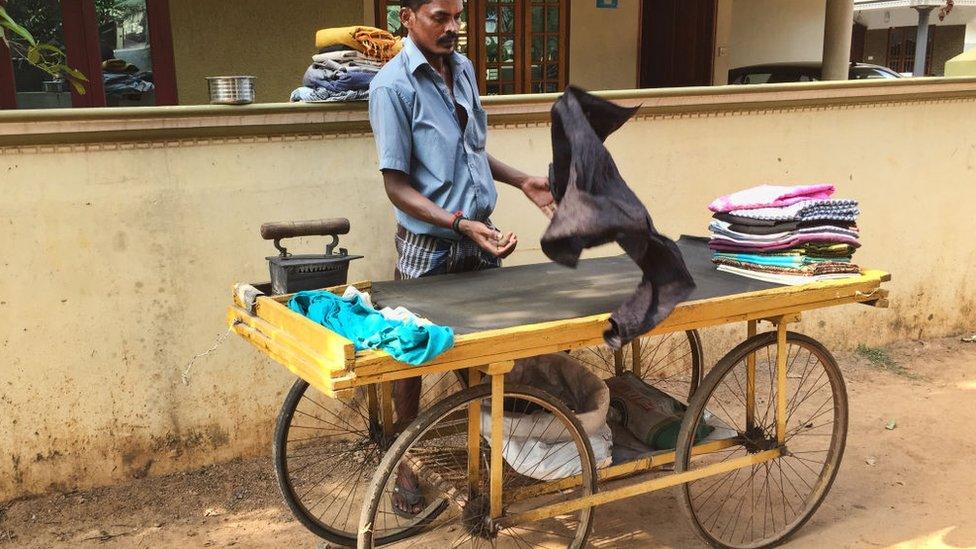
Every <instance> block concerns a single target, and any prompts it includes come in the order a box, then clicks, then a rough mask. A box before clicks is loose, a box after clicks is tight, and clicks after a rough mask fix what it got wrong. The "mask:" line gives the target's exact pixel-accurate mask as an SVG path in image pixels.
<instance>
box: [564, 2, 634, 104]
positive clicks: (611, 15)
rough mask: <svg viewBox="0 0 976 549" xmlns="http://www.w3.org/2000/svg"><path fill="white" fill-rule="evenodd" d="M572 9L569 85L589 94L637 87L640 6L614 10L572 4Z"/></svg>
mask: <svg viewBox="0 0 976 549" xmlns="http://www.w3.org/2000/svg"><path fill="white" fill-rule="evenodd" d="M570 9H571V11H570V20H569V21H570V29H569V82H570V83H571V84H576V85H577V86H581V87H583V88H585V89H589V90H619V89H629V88H633V87H636V86H637V57H638V46H639V43H638V41H639V40H640V36H639V35H640V2H638V1H636V0H630V1H623V2H618V7H617V8H613V9H608V8H597V7H596V2H572V6H571V7H570Z"/></svg>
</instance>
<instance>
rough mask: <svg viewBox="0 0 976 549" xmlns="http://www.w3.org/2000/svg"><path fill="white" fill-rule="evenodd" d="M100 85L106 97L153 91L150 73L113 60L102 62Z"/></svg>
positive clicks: (124, 62) (127, 63)
mask: <svg viewBox="0 0 976 549" xmlns="http://www.w3.org/2000/svg"><path fill="white" fill-rule="evenodd" d="M102 83H103V84H104V86H105V94H106V95H120V96H121V95H142V94H144V93H149V92H151V91H153V90H154V89H155V85H154V84H153V75H152V73H151V72H146V71H141V70H139V67H137V66H135V65H133V64H132V63H129V62H127V61H123V60H122V59H115V58H112V59H106V60H104V61H102Z"/></svg>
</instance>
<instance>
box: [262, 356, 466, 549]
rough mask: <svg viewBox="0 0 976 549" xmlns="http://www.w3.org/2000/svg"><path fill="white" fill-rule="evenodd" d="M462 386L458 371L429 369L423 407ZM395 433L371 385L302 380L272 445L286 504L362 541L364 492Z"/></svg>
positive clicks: (305, 518)
mask: <svg viewBox="0 0 976 549" xmlns="http://www.w3.org/2000/svg"><path fill="white" fill-rule="evenodd" d="M461 389H462V386H461V385H460V384H459V382H458V380H457V377H456V376H455V375H454V374H453V373H452V372H447V373H444V374H436V375H431V376H424V379H423V381H422V385H421V391H420V392H421V396H420V406H421V407H422V408H423V407H426V406H429V405H431V404H432V403H433V402H434V401H436V400H440V399H442V398H443V397H444V396H446V395H448V394H451V393H454V392H457V391H460V390H461ZM408 419H409V418H408ZM400 423H406V422H400ZM392 438H393V437H392V436H384V435H383V433H382V428H381V426H380V421H379V419H378V418H377V417H376V414H375V413H374V414H371V413H370V411H369V401H368V396H367V389H366V388H365V387H360V388H357V389H353V390H349V391H343V392H341V393H340V394H339V395H338V396H337V398H330V397H328V396H326V395H324V394H322V393H321V392H319V391H318V390H317V389H315V388H314V387H311V386H309V384H308V383H307V382H305V381H303V380H301V379H299V380H297V381H296V382H295V384H294V385H293V386H292V388H291V391H289V393H288V396H287V397H286V399H285V403H284V405H283V406H282V409H281V412H280V414H279V416H278V422H277V426H276V429H275V440H274V447H273V461H274V465H275V473H276V475H277V477H278V486H279V488H280V489H281V493H282V496H283V497H284V499H285V503H286V504H287V505H288V507H289V508H290V509H291V511H292V513H294V515H295V517H296V518H297V519H298V520H299V521H300V522H301V523H302V524H303V525H304V526H305V527H306V528H308V529H309V530H311V531H312V532H313V533H314V534H315V535H317V536H319V537H321V538H323V539H326V540H328V541H330V542H332V543H335V544H339V545H346V546H353V545H355V543H356V526H357V523H358V521H359V513H360V511H361V508H362V502H363V494H364V493H365V491H366V488H367V487H368V485H369V481H370V479H371V478H372V476H373V472H374V471H375V470H376V466H377V465H378V464H379V462H380V460H381V459H382V457H383V454H384V453H385V451H386V448H387V447H389V444H390V443H391V441H392ZM436 511H437V510H436V509H431V510H430V512H431V513H433V512H436Z"/></svg>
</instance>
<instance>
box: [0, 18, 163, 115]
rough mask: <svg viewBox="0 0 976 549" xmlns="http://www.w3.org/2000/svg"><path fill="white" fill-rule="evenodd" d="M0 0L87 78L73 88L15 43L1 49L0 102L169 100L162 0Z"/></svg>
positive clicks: (44, 103)
mask: <svg viewBox="0 0 976 549" xmlns="http://www.w3.org/2000/svg"><path fill="white" fill-rule="evenodd" d="M6 7H7V10H8V12H9V13H10V15H11V17H13V19H14V20H15V21H18V22H19V23H21V24H23V25H24V26H25V27H26V28H27V29H28V30H30V31H31V33H32V34H33V35H34V37H35V38H36V39H37V40H38V41H41V42H46V43H51V44H54V45H55V46H57V47H59V48H60V49H62V51H64V52H65V53H66V54H67V56H68V60H67V64H68V65H69V66H71V67H73V68H75V69H78V70H79V71H81V72H82V73H83V74H84V75H85V76H86V77H87V78H88V79H89V82H88V83H87V84H86V85H85V88H86V93H85V94H84V95H81V94H78V93H76V92H75V91H74V90H72V89H71V87H70V85H69V84H68V83H67V82H65V81H62V80H60V79H57V78H53V77H51V76H50V75H49V74H47V73H45V72H43V71H41V70H39V69H37V68H36V67H34V66H33V65H31V64H30V63H28V62H27V60H26V59H24V58H23V57H22V51H23V48H17V47H16V46H14V48H13V50H8V49H7V48H3V49H2V50H0V64H2V63H7V62H8V59H9V63H10V66H11V67H12V69H13V72H12V78H3V79H2V80H0V101H2V104H0V107H2V108H21V109H33V108H52V107H71V106H75V107H102V106H130V105H173V104H176V102H177V101H176V78H175V68H174V66H173V52H172V39H171V35H170V28H169V4H168V0H75V1H71V2H59V1H58V0H16V1H12V2H9V3H7V4H6ZM13 40H16V38H13V39H12V41H13Z"/></svg>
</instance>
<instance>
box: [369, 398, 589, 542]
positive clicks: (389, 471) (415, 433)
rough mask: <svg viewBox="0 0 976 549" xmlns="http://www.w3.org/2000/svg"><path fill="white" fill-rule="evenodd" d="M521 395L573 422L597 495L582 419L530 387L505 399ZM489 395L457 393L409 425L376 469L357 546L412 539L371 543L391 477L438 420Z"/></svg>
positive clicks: (584, 521) (582, 533) (580, 533)
mask: <svg viewBox="0 0 976 549" xmlns="http://www.w3.org/2000/svg"><path fill="white" fill-rule="evenodd" d="M522 395H524V396H529V397H532V398H535V399H538V400H542V401H544V402H546V403H547V404H549V405H551V406H552V407H553V408H555V409H556V410H558V412H559V413H560V414H561V415H563V416H564V417H565V419H567V420H568V421H569V422H570V424H571V425H572V426H573V428H574V429H575V430H576V433H577V434H578V435H579V436H580V437H581V438H582V442H583V446H584V451H585V452H586V456H580V457H581V458H582V459H585V461H586V467H587V469H588V470H589V471H590V479H591V482H590V486H589V487H588V488H589V491H590V493H591V494H592V493H596V491H597V471H596V461H595V458H594V456H593V448H592V446H591V445H590V440H589V438H588V437H587V435H586V433H585V432H584V431H583V427H582V425H580V422H579V420H578V419H577V418H576V415H575V414H573V413H572V411H571V410H570V409H569V408H568V407H567V406H566V405H565V404H563V402H562V401H560V400H559V399H557V398H556V397H554V396H552V395H550V394H549V393H547V392H545V391H542V390H539V389H536V388H534V387H530V386H527V385H519V384H511V385H509V384H506V386H505V396H506V397H508V396H516V397H517V396H522ZM490 396H491V385H490V384H487V383H485V384H480V385H477V386H475V387H471V388H468V389H465V390H464V391H461V392H458V393H455V394H453V395H451V396H448V397H447V398H445V399H443V400H441V401H440V402H438V403H437V404H436V405H434V406H433V407H431V408H428V409H427V410H425V411H422V412H421V413H420V415H418V416H417V419H416V420H414V421H413V423H411V424H410V426H409V427H407V428H406V429H405V430H404V431H403V432H402V433H401V434H400V436H399V437H398V438H397V439H396V441H395V442H394V443H393V445H392V446H391V447H390V449H389V450H388V451H387V452H386V455H384V456H383V460H382V461H381V462H380V464H379V466H378V467H377V468H376V473H375V474H374V476H373V480H372V482H371V484H370V487H369V490H368V491H367V494H366V500H365V503H364V505H363V512H362V515H361V517H360V520H359V539H358V543H357V547H360V548H371V547H378V546H380V545H383V544H384V543H391V542H393V541H399V540H403V539H406V538H408V537H410V535H411V534H410V533H408V532H404V533H401V534H399V535H396V536H387V537H384V538H381V539H379V540H372V538H371V535H372V531H371V529H370V528H369V527H368V525H371V524H373V522H374V518H375V516H376V513H377V510H378V507H379V502H380V500H381V498H382V495H383V490H384V488H385V487H386V485H387V483H388V481H389V478H390V476H391V475H393V474H394V473H395V469H396V467H397V464H398V463H399V462H400V460H401V458H402V456H403V454H404V453H405V452H406V451H407V450H408V449H409V448H410V447H411V445H412V444H413V443H414V442H416V441H417V439H419V438H420V437H421V436H423V435H424V434H425V433H426V432H427V431H428V430H429V429H430V428H431V427H432V426H433V425H434V424H436V423H437V421H438V420H440V419H441V418H442V417H444V416H445V415H447V414H448V413H450V412H451V411H452V410H455V409H456V408H458V407H459V406H462V405H464V404H466V403H469V402H472V401H482V400H483V399H486V398H489V397H490ZM593 510H594V508H593V507H590V508H588V509H586V510H585V511H584V513H583V517H582V518H581V521H580V522H581V527H582V530H579V529H578V530H577V538H578V543H577V544H575V545H573V546H572V547H574V548H577V547H584V546H585V544H586V539H587V538H588V537H589V535H590V532H591V530H592V528H593V514H594V513H593Z"/></svg>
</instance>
